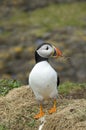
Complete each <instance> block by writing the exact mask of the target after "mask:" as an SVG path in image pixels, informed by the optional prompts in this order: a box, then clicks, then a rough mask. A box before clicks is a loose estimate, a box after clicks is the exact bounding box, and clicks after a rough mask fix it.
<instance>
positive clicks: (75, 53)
mask: <svg viewBox="0 0 86 130" xmlns="http://www.w3.org/2000/svg"><path fill="white" fill-rule="evenodd" d="M43 42H50V43H53V44H54V45H55V46H56V47H58V48H59V49H60V50H62V52H63V54H64V55H65V57H66V58H61V59H57V60H56V59H55V60H53V59H51V60H50V63H51V64H52V66H54V68H55V69H56V70H57V71H58V72H59V76H60V80H61V82H65V81H71V82H79V83H81V82H86V0H0V79H2V78H9V79H17V80H20V81H22V83H25V84H26V83H27V81H28V75H29V73H30V71H31V69H32V67H33V66H34V64H35V60H34V50H35V49H36V47H37V46H38V45H40V44H41V43H43Z"/></svg>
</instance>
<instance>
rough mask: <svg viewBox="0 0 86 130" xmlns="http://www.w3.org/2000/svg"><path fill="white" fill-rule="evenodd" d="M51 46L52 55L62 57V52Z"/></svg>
mask: <svg viewBox="0 0 86 130" xmlns="http://www.w3.org/2000/svg"><path fill="white" fill-rule="evenodd" d="M53 48H54V53H53V57H56V58H58V57H62V56H63V55H62V52H61V51H60V50H59V49H58V48H56V47H53Z"/></svg>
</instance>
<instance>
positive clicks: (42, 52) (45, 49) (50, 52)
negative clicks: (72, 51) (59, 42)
mask: <svg viewBox="0 0 86 130" xmlns="http://www.w3.org/2000/svg"><path fill="white" fill-rule="evenodd" d="M60 56H62V52H61V51H60V50H59V49H58V48H56V47H55V46H53V45H51V44H49V43H43V44H41V45H40V46H39V47H38V48H37V49H36V51H35V59H36V62H39V61H43V60H48V58H50V57H55V58H58V57H60Z"/></svg>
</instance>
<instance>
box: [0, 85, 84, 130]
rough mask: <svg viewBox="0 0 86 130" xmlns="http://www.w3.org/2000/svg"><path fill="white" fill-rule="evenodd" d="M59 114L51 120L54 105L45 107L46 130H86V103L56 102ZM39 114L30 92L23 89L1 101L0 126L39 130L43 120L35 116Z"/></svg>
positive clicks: (8, 128) (44, 129) (14, 91)
mask: <svg viewBox="0 0 86 130" xmlns="http://www.w3.org/2000/svg"><path fill="white" fill-rule="evenodd" d="M57 102H58V104H57V113H55V114H52V115H50V116H49V114H48V113H47V110H48V109H49V108H50V107H51V104H49V105H48V104H47V103H46V104H45V105H44V111H46V117H45V119H46V123H45V124H44V126H43V130H48V129H49V130H61V129H63V130H85V129H86V100H85V99H80V100H79V99H77V100H68V99H58V100H57ZM37 112H38V104H37V102H36V101H35V98H34V95H33V93H32V91H31V89H30V88H28V87H27V86H22V87H20V88H15V89H13V90H11V91H10V92H9V93H8V94H7V95H6V96H5V97H0V126H4V127H3V129H2V130H33V129H34V130H38V128H39V125H40V120H34V118H33V116H34V115H35V113H37Z"/></svg>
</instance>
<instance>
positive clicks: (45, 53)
mask: <svg viewBox="0 0 86 130" xmlns="http://www.w3.org/2000/svg"><path fill="white" fill-rule="evenodd" d="M37 53H38V54H39V55H40V56H41V57H45V58H47V57H49V56H50V55H51V54H52V50H51V49H50V50H38V51H37Z"/></svg>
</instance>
